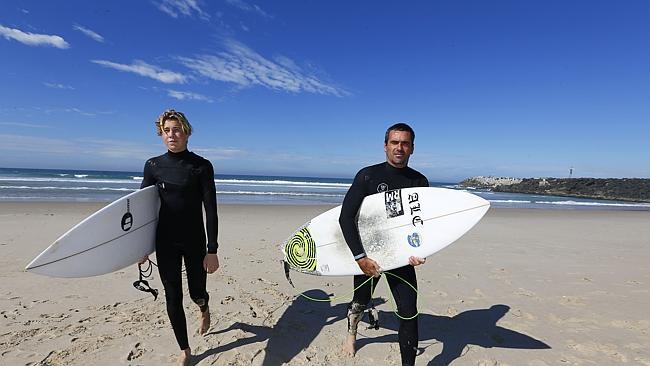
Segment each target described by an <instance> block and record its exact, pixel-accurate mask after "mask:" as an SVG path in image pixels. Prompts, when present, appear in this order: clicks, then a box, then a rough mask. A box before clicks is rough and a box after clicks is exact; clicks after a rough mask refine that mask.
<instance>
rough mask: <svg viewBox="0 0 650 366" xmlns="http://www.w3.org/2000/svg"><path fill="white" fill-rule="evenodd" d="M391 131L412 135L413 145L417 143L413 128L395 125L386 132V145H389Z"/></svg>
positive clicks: (405, 125) (402, 124) (400, 124)
mask: <svg viewBox="0 0 650 366" xmlns="http://www.w3.org/2000/svg"><path fill="white" fill-rule="evenodd" d="M390 131H406V132H409V133H410V134H411V144H414V143H415V131H413V129H412V128H411V126H409V125H407V124H406V123H402V122H400V123H395V124H394V125H392V126H390V127H388V129H387V130H386V135H385V136H384V144H387V143H388V135H389V134H390Z"/></svg>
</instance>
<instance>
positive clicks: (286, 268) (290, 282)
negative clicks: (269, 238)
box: [280, 260, 296, 288]
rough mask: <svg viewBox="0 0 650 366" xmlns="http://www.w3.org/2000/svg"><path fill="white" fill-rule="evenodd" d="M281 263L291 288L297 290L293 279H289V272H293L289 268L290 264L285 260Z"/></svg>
mask: <svg viewBox="0 0 650 366" xmlns="http://www.w3.org/2000/svg"><path fill="white" fill-rule="evenodd" d="M280 262H282V266H283V267H284V276H285V277H286V278H287V281H289V284H290V285H291V287H293V288H296V286H294V285H293V282H292V281H291V277H289V271H290V270H291V269H290V268H289V263H287V261H285V260H281V261H280Z"/></svg>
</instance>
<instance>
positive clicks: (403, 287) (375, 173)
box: [339, 123, 429, 365]
mask: <svg viewBox="0 0 650 366" xmlns="http://www.w3.org/2000/svg"><path fill="white" fill-rule="evenodd" d="M414 142H415V132H414V131H413V129H412V128H411V127H410V126H409V125H407V124H406V123H397V124H394V125H392V126H390V127H389V128H388V129H387V130H386V135H385V138H384V151H385V152H386V161H385V162H383V163H380V164H376V165H371V166H368V167H365V168H363V169H361V170H360V171H359V172H358V173H357V175H356V176H355V178H354V181H353V183H352V185H351V186H350V189H349V190H348V192H347V194H346V195H345V199H344V200H343V206H342V207H341V216H340V217H339V223H340V225H341V230H342V231H343V236H344V238H345V241H346V242H347V244H348V247H349V248H350V251H351V252H352V255H353V256H354V259H355V260H356V261H357V264H358V265H359V268H361V271H363V273H364V274H363V275H357V276H354V288H355V291H354V297H353V299H352V302H351V303H350V305H349V306H348V335H347V338H346V340H345V342H344V344H343V352H344V353H346V354H348V355H350V356H354V354H355V353H356V348H355V343H356V334H357V325H358V324H359V321H360V320H361V317H362V316H363V312H364V310H365V309H366V307H367V305H368V302H369V301H370V299H371V297H372V293H373V291H374V287H375V285H376V284H377V282H378V279H379V276H380V275H381V268H380V267H379V265H378V264H377V262H375V261H374V260H372V259H371V258H369V257H368V256H367V255H366V252H365V250H364V248H363V245H362V244H361V238H360V236H359V230H358V228H357V221H356V218H357V214H358V212H359V208H360V207H361V203H362V202H363V199H364V198H365V197H366V196H369V195H371V194H374V193H378V192H386V191H390V190H396V189H402V188H410V187H428V186H429V181H428V180H427V178H426V177H425V176H424V175H422V174H421V173H419V172H418V171H416V170H414V169H411V168H409V167H408V161H409V158H410V157H411V154H413V149H414V146H415V145H414ZM424 262H425V260H424V258H419V257H410V258H409V265H407V266H404V267H400V268H396V269H393V270H390V271H387V272H390V273H391V274H394V275H396V276H389V277H387V278H386V279H387V280H388V285H389V286H390V290H391V292H392V293H393V297H394V298H395V302H396V304H397V312H398V314H399V315H400V327H399V332H398V338H399V346H400V353H401V357H402V365H414V364H415V356H416V352H417V346H418V319H417V292H416V291H414V290H413V289H414V288H415V289H417V279H416V276H415V269H414V268H413V267H414V266H417V265H420V264H422V263H424ZM368 276H373V277H377V280H374V281H367V279H368ZM364 282H365V283H364ZM362 284H363V285H362ZM411 286H412V287H413V288H411Z"/></svg>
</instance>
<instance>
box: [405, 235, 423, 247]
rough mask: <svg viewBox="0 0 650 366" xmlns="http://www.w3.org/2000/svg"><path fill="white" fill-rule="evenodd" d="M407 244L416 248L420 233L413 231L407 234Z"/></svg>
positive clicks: (418, 244)
mask: <svg viewBox="0 0 650 366" xmlns="http://www.w3.org/2000/svg"><path fill="white" fill-rule="evenodd" d="M407 240H408V242H409V245H410V246H412V247H413V248H417V247H419V246H420V243H421V242H420V234H418V233H413V234H411V235H409V236H408V238H407Z"/></svg>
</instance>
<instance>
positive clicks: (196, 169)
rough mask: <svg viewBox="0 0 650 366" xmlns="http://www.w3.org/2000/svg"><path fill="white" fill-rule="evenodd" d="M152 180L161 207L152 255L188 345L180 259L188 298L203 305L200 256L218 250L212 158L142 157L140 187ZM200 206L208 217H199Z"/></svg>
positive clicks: (179, 336)
mask: <svg viewBox="0 0 650 366" xmlns="http://www.w3.org/2000/svg"><path fill="white" fill-rule="evenodd" d="M154 184H155V185H157V186H158V192H159V195H160V212H159V216H158V227H157V229H156V259H157V261H158V272H159V274H160V279H161V281H162V283H163V286H164V288H165V300H166V303H167V314H168V315H169V319H170V321H171V324H172V328H173V329H174V335H175V336H176V341H177V342H178V345H179V346H180V348H181V350H183V349H186V348H188V347H189V342H188V339H187V324H186V321H185V312H184V311H183V289H182V283H181V279H182V276H181V271H182V262H184V263H185V271H186V274H187V284H188V289H189V292H190V298H192V300H193V301H194V302H195V303H196V304H197V305H199V306H200V307H201V309H202V311H204V310H205V309H206V308H207V305H208V300H209V296H208V293H207V291H206V276H207V273H206V271H205V269H204V268H203V259H204V257H205V254H206V249H207V252H208V253H216V252H217V247H218V244H217V232H218V219H217V198H216V189H215V185H214V170H213V168H212V164H211V163H210V162H209V161H208V160H206V159H204V158H202V157H200V156H198V155H196V154H194V153H192V152H189V151H187V150H185V151H183V152H180V153H173V152H171V151H168V152H167V153H166V154H163V155H160V156H157V157H155V158H151V159H149V160H147V162H146V163H145V166H144V176H143V180H142V185H141V188H144V187H147V186H150V185H154ZM203 208H205V218H206V222H207V248H206V230H205V226H204V222H203Z"/></svg>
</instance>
